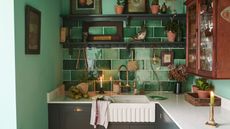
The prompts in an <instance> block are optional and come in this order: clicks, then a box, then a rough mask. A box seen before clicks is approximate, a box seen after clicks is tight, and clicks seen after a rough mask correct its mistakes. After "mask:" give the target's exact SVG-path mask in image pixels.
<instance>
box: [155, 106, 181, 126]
mask: <svg viewBox="0 0 230 129" xmlns="http://www.w3.org/2000/svg"><path fill="white" fill-rule="evenodd" d="M156 129H180V128H179V127H178V126H177V125H176V123H175V122H174V121H173V120H172V119H171V118H170V117H169V116H168V114H167V113H166V112H165V111H164V110H163V108H162V107H161V106H160V105H159V104H156Z"/></svg>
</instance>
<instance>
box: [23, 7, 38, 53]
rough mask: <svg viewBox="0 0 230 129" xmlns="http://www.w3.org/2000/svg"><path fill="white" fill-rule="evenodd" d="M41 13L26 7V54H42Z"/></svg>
mask: <svg viewBox="0 0 230 129" xmlns="http://www.w3.org/2000/svg"><path fill="white" fill-rule="evenodd" d="M40 36H41V12H40V11H39V10H37V9H35V8H33V7H31V6H29V5H26V7H25V53H26V54H40Z"/></svg>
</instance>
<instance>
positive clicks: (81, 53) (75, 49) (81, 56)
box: [71, 48, 84, 60]
mask: <svg viewBox="0 0 230 129" xmlns="http://www.w3.org/2000/svg"><path fill="white" fill-rule="evenodd" d="M79 52H80V53H79ZM79 54H80V57H79V59H84V51H83V49H78V48H74V49H73V55H72V56H71V58H72V59H76V60H77V58H78V56H79Z"/></svg>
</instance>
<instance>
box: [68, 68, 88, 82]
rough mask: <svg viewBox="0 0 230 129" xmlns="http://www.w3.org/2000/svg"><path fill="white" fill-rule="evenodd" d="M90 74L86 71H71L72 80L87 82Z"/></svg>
mask: <svg viewBox="0 0 230 129" xmlns="http://www.w3.org/2000/svg"><path fill="white" fill-rule="evenodd" d="M87 78H88V72H87V71H84V70H76V71H71V80H78V81H86V80H87Z"/></svg>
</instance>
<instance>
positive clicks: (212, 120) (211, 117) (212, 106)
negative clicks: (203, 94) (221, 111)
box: [205, 104, 218, 127]
mask: <svg viewBox="0 0 230 129" xmlns="http://www.w3.org/2000/svg"><path fill="white" fill-rule="evenodd" d="M205 124H206V125H210V126H213V127H217V126H218V124H217V123H216V122H215V120H214V104H210V111H209V121H207V122H206V123H205Z"/></svg>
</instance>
